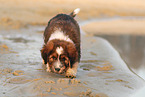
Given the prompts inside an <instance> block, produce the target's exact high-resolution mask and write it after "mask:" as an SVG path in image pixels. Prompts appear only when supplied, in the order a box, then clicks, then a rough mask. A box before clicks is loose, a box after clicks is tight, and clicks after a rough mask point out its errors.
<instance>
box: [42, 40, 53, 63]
mask: <svg viewBox="0 0 145 97" xmlns="http://www.w3.org/2000/svg"><path fill="white" fill-rule="evenodd" d="M53 47H54V44H53V42H52V41H50V42H48V43H47V44H45V45H43V47H42V49H41V57H42V58H43V60H44V64H47V56H48V54H49V53H50V52H51V51H52V49H53Z"/></svg>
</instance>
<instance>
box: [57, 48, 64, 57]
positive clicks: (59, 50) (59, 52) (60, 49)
mask: <svg viewBox="0 0 145 97" xmlns="http://www.w3.org/2000/svg"><path fill="white" fill-rule="evenodd" d="M56 52H57V54H58V55H59V56H60V55H61V54H62V52H63V48H62V47H57V48H56Z"/></svg>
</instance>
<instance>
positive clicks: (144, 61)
mask: <svg viewBox="0 0 145 97" xmlns="http://www.w3.org/2000/svg"><path fill="white" fill-rule="evenodd" d="M97 36H100V37H103V38H105V39H107V40H108V41H109V42H110V43H111V44H112V45H113V46H114V47H115V49H116V50H117V51H119V53H120V55H121V57H122V58H123V59H124V61H125V62H126V63H127V64H128V66H129V67H130V68H131V69H133V70H134V71H135V72H136V71H137V70H139V69H140V68H145V36H135V35H97Z"/></svg>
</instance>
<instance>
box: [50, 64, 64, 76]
mask: <svg viewBox="0 0 145 97" xmlns="http://www.w3.org/2000/svg"><path fill="white" fill-rule="evenodd" d="M51 72H54V73H57V74H64V73H65V72H66V68H65V66H63V67H61V68H55V67H54V66H52V67H51Z"/></svg>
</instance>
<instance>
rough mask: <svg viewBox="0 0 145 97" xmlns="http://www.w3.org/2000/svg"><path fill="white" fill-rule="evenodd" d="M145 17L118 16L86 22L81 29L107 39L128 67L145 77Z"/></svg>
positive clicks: (89, 34)
mask: <svg viewBox="0 0 145 97" xmlns="http://www.w3.org/2000/svg"><path fill="white" fill-rule="evenodd" d="M144 20H145V18H144V17H118V18H110V19H109V18H108V19H107V20H106V19H104V20H103V19H102V20H97V21H96V22H90V23H89V22H88V23H87V24H84V25H83V26H82V29H83V30H84V31H85V32H86V34H87V35H88V36H100V37H103V38H105V39H107V40H108V41H109V42H110V43H111V44H112V45H113V46H114V47H115V48H116V50H117V51H118V52H119V53H120V54H121V56H122V58H123V60H125V62H126V63H127V65H128V66H129V68H130V69H131V70H133V71H134V72H135V73H137V74H138V75H140V76H141V77H143V78H144V79H145V76H144V75H145V72H144V70H145V63H144V59H145V57H144V56H145V53H144V49H145V45H144V41H145V40H144V39H145V28H144V25H145V21H144Z"/></svg>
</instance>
